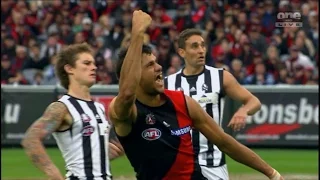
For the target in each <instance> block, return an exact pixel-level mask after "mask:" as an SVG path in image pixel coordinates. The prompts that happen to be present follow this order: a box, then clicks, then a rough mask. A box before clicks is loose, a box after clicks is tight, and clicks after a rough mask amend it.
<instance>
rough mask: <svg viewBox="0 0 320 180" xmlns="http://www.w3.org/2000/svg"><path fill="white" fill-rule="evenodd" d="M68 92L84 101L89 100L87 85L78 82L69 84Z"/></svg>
mask: <svg viewBox="0 0 320 180" xmlns="http://www.w3.org/2000/svg"><path fill="white" fill-rule="evenodd" d="M68 94H69V95H71V96H73V97H76V98H79V99H83V100H85V101H91V100H92V99H91V95H90V90H89V87H88V86H85V85H80V84H70V86H69V90H68Z"/></svg>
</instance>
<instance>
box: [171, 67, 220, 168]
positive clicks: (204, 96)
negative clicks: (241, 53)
mask: <svg viewBox="0 0 320 180" xmlns="http://www.w3.org/2000/svg"><path fill="white" fill-rule="evenodd" d="M165 87H166V88H167V89H169V90H181V91H183V92H184V94H185V95H187V96H190V97H192V98H193V99H195V100H196V101H197V102H198V103H199V104H200V106H201V107H202V108H203V109H204V110H205V111H206V112H207V113H208V114H209V115H210V116H211V117H212V118H213V119H214V120H215V121H216V123H217V124H218V125H219V126H222V112H223V111H222V107H223V105H222V104H223V96H224V90H223V69H218V68H214V67H211V66H205V67H204V70H203V72H201V73H200V74H197V75H190V76H186V75H184V74H183V69H182V70H180V71H178V72H177V73H175V74H172V75H169V76H168V77H166V78H165ZM191 134H192V142H193V148H194V151H195V154H197V155H198V161H199V164H200V165H203V166H207V167H218V166H222V165H224V164H226V161H225V154H224V153H223V152H222V151H220V149H219V148H218V147H217V146H216V145H214V144H212V143H211V142H209V141H208V140H207V138H206V137H205V136H204V135H203V134H201V133H200V132H199V131H196V130H192V132H191Z"/></svg>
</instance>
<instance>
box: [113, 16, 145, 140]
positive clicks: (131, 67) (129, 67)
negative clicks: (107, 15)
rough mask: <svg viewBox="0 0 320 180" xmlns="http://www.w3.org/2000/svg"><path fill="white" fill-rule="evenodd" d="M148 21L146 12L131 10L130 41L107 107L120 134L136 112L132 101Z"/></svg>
mask: <svg viewBox="0 0 320 180" xmlns="http://www.w3.org/2000/svg"><path fill="white" fill-rule="evenodd" d="M150 23H151V17H150V16H149V15H148V14H146V13H144V12H142V11H140V10H139V11H134V12H133V18H132V32H131V43H130V45H129V48H128V51H127V54H126V56H125V58H124V60H123V64H122V67H121V72H120V79H119V93H118V96H117V97H116V98H115V99H114V100H113V101H112V102H111V103H110V107H109V115H110V119H111V120H112V122H113V124H114V126H115V128H116V131H117V133H120V135H126V134H127V133H128V132H129V131H130V130H131V123H132V120H133V119H134V117H135V114H136V112H135V111H136V109H135V106H134V103H135V99H136V94H135V93H136V89H137V87H138V85H139V82H140V78H141V59H142V46H143V37H144V33H145V31H146V29H147V28H148V26H149V25H150ZM122 131H124V132H123V133H122Z"/></svg>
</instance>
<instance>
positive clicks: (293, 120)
mask: <svg viewBox="0 0 320 180" xmlns="http://www.w3.org/2000/svg"><path fill="white" fill-rule="evenodd" d="M246 88H247V89H248V90H249V91H251V92H252V93H253V94H254V95H256V96H257V97H258V98H259V99H260V101H261V103H262V107H261V110H260V111H259V112H257V113H256V114H255V115H253V116H250V117H249V118H248V120H247V125H246V127H245V128H244V129H243V130H241V131H238V132H234V131H232V130H231V129H230V128H228V127H227V124H228V122H229V120H230V119H231V118H232V115H233V114H234V112H236V110H237V109H238V108H239V106H240V104H239V103H237V102H234V101H232V100H230V99H229V98H227V97H226V98H225V99H224V100H223V104H224V108H223V121H222V122H223V123H222V124H223V128H224V130H225V132H227V133H229V134H230V135H232V136H233V137H234V138H235V139H237V140H238V141H239V142H241V143H243V144H245V145H253V146H264V147H266V146H298V147H318V137H319V130H318V129H319V101H318V96H319V95H318V91H319V88H318V86H298V85H297V86H286V85H281V86H246ZM91 92H92V94H93V98H94V99H95V100H97V101H99V102H101V103H102V104H104V105H105V107H106V109H107V108H108V106H109V103H110V101H111V100H112V98H113V97H114V96H115V95H116V94H117V92H118V86H117V85H111V86H110V85H108V86H102V85H101V86H100V85H96V86H94V87H92V89H91ZM65 93H66V92H65V90H64V89H63V88H61V87H59V86H11V85H2V87H1V139H2V141H1V145H2V146H8V145H9V146H10V145H13V146H14V145H19V144H20V142H21V140H22V138H23V137H24V134H25V131H26V129H27V128H28V127H29V126H30V125H31V124H32V123H33V122H34V121H35V120H36V119H38V118H39V117H40V116H41V115H42V113H43V111H44V110H45V108H46V107H47V106H48V105H49V104H50V103H51V102H53V101H55V100H57V99H58V98H59V97H60V96H61V95H63V94H65ZM44 143H45V144H46V145H55V144H56V143H55V141H54V139H53V137H52V136H50V137H48V138H47V139H45V140H44Z"/></svg>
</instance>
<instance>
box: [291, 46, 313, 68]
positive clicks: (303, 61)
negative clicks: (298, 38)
mask: <svg viewBox="0 0 320 180" xmlns="http://www.w3.org/2000/svg"><path fill="white" fill-rule="evenodd" d="M285 63H286V65H287V68H288V70H289V72H294V69H295V68H296V67H297V66H301V67H304V68H307V67H312V68H314V65H313V63H312V62H311V60H310V58H309V57H308V56H306V55H304V54H302V53H301V51H300V50H299V48H298V46H295V45H294V46H292V47H291V48H290V56H289V57H288V58H287V60H286V61H285Z"/></svg>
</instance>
